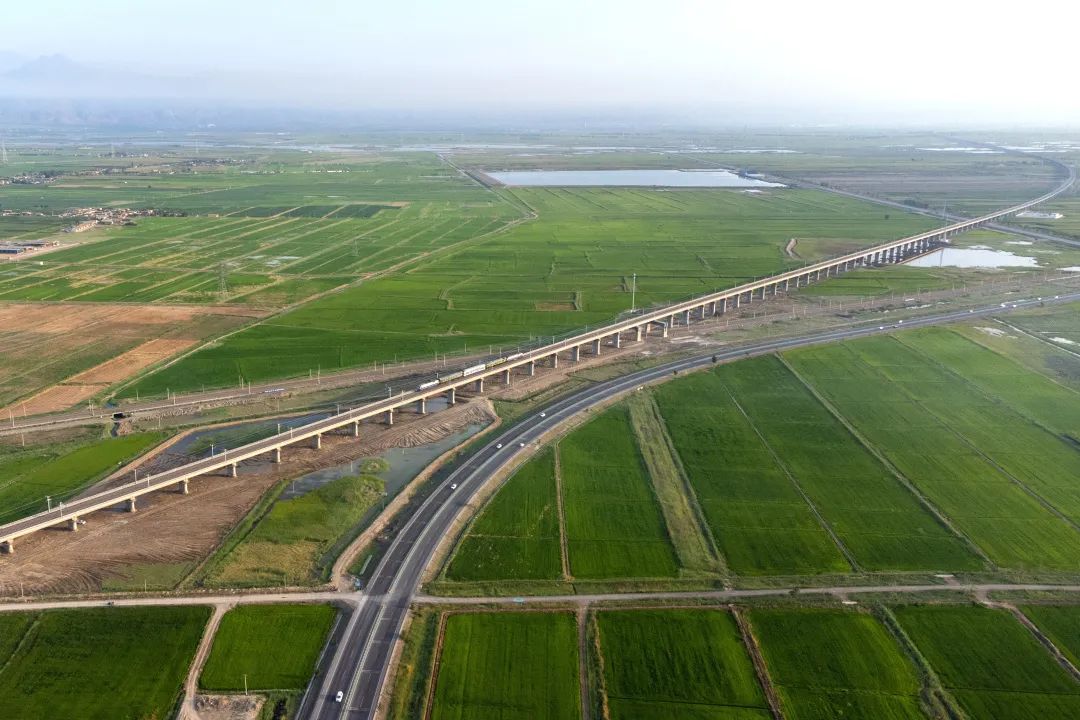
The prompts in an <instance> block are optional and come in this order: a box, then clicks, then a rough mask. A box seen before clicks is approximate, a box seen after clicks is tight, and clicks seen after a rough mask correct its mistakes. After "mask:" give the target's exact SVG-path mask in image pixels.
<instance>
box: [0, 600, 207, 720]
mask: <svg viewBox="0 0 1080 720" xmlns="http://www.w3.org/2000/svg"><path fill="white" fill-rule="evenodd" d="M209 616H210V610H209V608H205V607H143V608H102V609H87V610H51V611H48V612H45V613H42V614H41V615H40V617H39V619H38V621H37V623H36V624H35V625H34V626H33V627H32V628H31V629H30V631H29V634H28V635H27V637H26V640H25V641H24V642H23V644H22V646H21V647H20V648H19V651H18V652H17V653H16V654H15V655H14V656H13V657H12V658H11V661H10V662H9V663H8V665H7V666H6V667H5V668H4V670H3V672H0V717H4V718H18V719H19V720H55V718H86V719H87V720H146V718H154V717H157V718H164V717H169V716H171V715H172V713H173V712H174V709H175V707H176V703H177V700H178V699H179V697H180V691H181V688H182V685H183V682H184V678H185V676H186V674H187V669H188V666H189V665H190V663H191V659H192V657H193V656H194V655H195V650H196V648H197V647H198V644H199V639H200V637H201V636H202V632H203V628H204V627H205V625H206V621H207V619H208V618H209Z"/></svg>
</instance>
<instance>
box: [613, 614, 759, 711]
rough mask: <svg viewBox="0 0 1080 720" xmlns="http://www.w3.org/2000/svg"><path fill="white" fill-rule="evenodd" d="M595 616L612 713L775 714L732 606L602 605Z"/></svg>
mask: <svg viewBox="0 0 1080 720" xmlns="http://www.w3.org/2000/svg"><path fill="white" fill-rule="evenodd" d="M597 624H598V627H599V630H600V648H601V652H602V654H603V658H604V662H603V667H604V688H605V690H606V694H607V706H608V708H609V709H610V711H611V719H612V720H647V719H651V718H657V719H659V718H671V717H680V718H681V717H686V718H700V719H701V720H707V719H713V718H715V719H717V720H719V719H720V718H739V719H740V720H742V719H745V720H751V719H752V718H760V719H761V720H765V718H768V717H771V715H770V713H769V711H768V708H767V706H766V704H765V696H764V694H763V693H762V690H761V687H760V685H759V684H758V681H757V677H756V676H755V674H754V666H753V663H752V662H751V660H750V656H749V654H748V653H747V651H746V647H745V646H744V645H743V641H742V636H741V635H740V633H739V628H738V626H737V625H736V623H735V620H734V618H732V616H731V614H730V613H728V612H725V611H723V610H655V611H646V610H639V611H620V612H614V611H604V612H600V613H598V615H597Z"/></svg>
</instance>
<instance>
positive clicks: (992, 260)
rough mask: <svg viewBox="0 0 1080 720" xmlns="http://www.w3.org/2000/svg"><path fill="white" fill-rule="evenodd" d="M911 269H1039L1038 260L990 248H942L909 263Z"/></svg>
mask: <svg viewBox="0 0 1080 720" xmlns="http://www.w3.org/2000/svg"><path fill="white" fill-rule="evenodd" d="M907 264H908V265H909V266H910V267H959V268H999V267H1039V261H1038V260H1037V259H1036V258H1033V257H1030V256H1027V255H1017V254H1016V253H1011V252H1008V251H1006V250H991V249H989V248H951V247H950V248H942V249H941V250H935V251H934V252H932V253H930V254H928V255H923V256H922V257H920V258H916V259H914V260H912V261H911V262H909V263H907Z"/></svg>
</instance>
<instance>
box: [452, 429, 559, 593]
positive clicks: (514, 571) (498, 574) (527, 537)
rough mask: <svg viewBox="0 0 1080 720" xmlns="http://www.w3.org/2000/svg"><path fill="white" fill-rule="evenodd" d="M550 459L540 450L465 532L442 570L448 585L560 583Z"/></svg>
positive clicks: (552, 455) (550, 452)
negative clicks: (451, 582) (456, 582)
mask: <svg viewBox="0 0 1080 720" xmlns="http://www.w3.org/2000/svg"><path fill="white" fill-rule="evenodd" d="M561 554H562V551H561V549H560V542H559V512H558V497H557V491H556V486H555V453H554V451H553V450H546V451H545V452H544V453H542V454H541V455H539V456H537V457H535V458H533V459H532V460H530V461H529V462H528V463H527V464H526V465H525V466H524V467H522V468H521V469H520V470H518V471H517V473H515V475H514V476H513V477H512V478H511V479H510V480H509V481H507V483H506V485H505V486H503V487H502V489H501V490H500V491H499V493H498V494H497V495H496V496H495V497H494V498H493V499H492V501H491V503H490V504H488V506H487V507H486V508H485V509H484V511H483V512H482V513H481V514H480V516H479V517H478V518H477V519H476V522H474V523H473V525H472V526H471V527H470V528H469V532H468V534H467V535H466V536H465V538H464V539H463V540H462V542H461V545H460V547H458V549H457V551H456V552H455V554H454V558H453V560H452V561H451V562H450V565H449V567H448V568H447V571H446V575H447V577H448V578H449V579H451V580H464V581H469V580H506V579H518V580H557V579H559V578H560V577H562V558H561Z"/></svg>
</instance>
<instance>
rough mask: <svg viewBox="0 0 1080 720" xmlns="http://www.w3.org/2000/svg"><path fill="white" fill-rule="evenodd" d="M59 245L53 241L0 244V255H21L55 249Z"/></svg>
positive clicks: (24, 241) (20, 241)
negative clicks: (43, 249)
mask: <svg viewBox="0 0 1080 720" xmlns="http://www.w3.org/2000/svg"><path fill="white" fill-rule="evenodd" d="M59 244H60V243H58V242H56V241H55V240H19V241H17V242H14V241H11V242H0V255H23V254H25V253H28V252H33V251H35V250H41V249H42V248H48V247H56V246H57V245H59Z"/></svg>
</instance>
